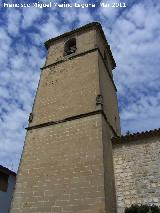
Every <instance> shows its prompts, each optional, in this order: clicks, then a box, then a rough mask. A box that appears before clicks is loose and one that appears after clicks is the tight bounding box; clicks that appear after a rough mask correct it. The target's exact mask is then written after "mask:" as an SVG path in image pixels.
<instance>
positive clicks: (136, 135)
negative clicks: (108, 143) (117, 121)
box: [112, 128, 160, 143]
mask: <svg viewBox="0 0 160 213" xmlns="http://www.w3.org/2000/svg"><path fill="white" fill-rule="evenodd" d="M155 136H160V128H159V129H154V130H150V131H146V132H136V133H133V134H127V135H122V136H120V137H113V138H112V142H113V143H122V142H129V141H135V140H141V139H146V138H150V137H155Z"/></svg>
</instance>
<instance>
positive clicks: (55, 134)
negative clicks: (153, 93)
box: [10, 22, 120, 213]
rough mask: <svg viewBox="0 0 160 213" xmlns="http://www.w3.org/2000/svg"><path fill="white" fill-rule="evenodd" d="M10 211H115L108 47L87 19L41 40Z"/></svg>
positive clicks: (115, 129)
mask: <svg viewBox="0 0 160 213" xmlns="http://www.w3.org/2000/svg"><path fill="white" fill-rule="evenodd" d="M45 46H46V48H47V49H48V55H47V58H46V62H45V65H44V67H43V68H42V72H41V77H40V81H39V86H38V89H37V94H36V97H35V101H34V104H33V110H32V113H31V114H30V118H29V126H28V128H27V134H26V139H25V145H24V150H23V154H22V158H21V163H20V166H19V171H18V177H17V183H16V188H15V192H14V196H13V200H12V207H11V210H10V212H11V213H115V212H116V200H115V189H114V174H113V165H112V146H111V137H113V136H115V135H120V123H119V114H118V105H117V97H116V87H115V84H114V82H113V77H112V70H113V69H114V68H115V66H116V65H115V61H114V59H113V56H112V53H111V50H110V48H109V45H108V43H107V41H106V38H105V35H104V32H103V30H102V27H101V25H100V24H99V23H97V22H94V23H90V24H87V25H85V26H82V27H80V28H78V29H75V30H73V31H71V32H67V33H65V34H63V35H60V36H58V37H56V38H52V39H50V40H48V41H47V42H45Z"/></svg>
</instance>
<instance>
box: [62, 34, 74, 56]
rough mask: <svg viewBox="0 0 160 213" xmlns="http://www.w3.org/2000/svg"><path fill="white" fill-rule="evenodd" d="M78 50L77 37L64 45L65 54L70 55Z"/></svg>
mask: <svg viewBox="0 0 160 213" xmlns="http://www.w3.org/2000/svg"><path fill="white" fill-rule="evenodd" d="M75 52H76V39H75V38H71V39H69V40H68V41H67V42H66V43H65V46H64V55H70V54H72V53H75Z"/></svg>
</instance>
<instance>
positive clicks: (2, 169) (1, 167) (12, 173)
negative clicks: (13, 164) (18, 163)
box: [0, 165, 16, 176]
mask: <svg viewBox="0 0 160 213" xmlns="http://www.w3.org/2000/svg"><path fill="white" fill-rule="evenodd" d="M0 172H3V173H5V174H7V175H14V176H16V173H15V172H13V171H11V170H9V169H8V168H6V167H4V166H1V165H0Z"/></svg>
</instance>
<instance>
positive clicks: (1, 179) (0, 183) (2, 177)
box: [0, 171, 9, 192]
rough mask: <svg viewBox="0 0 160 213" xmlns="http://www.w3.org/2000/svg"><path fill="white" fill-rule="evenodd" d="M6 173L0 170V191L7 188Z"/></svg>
mask: <svg viewBox="0 0 160 213" xmlns="http://www.w3.org/2000/svg"><path fill="white" fill-rule="evenodd" d="M8 177H9V176H8V175H7V174H4V173H2V172H1V171H0V191H2V192H6V191H7V188H8Z"/></svg>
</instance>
